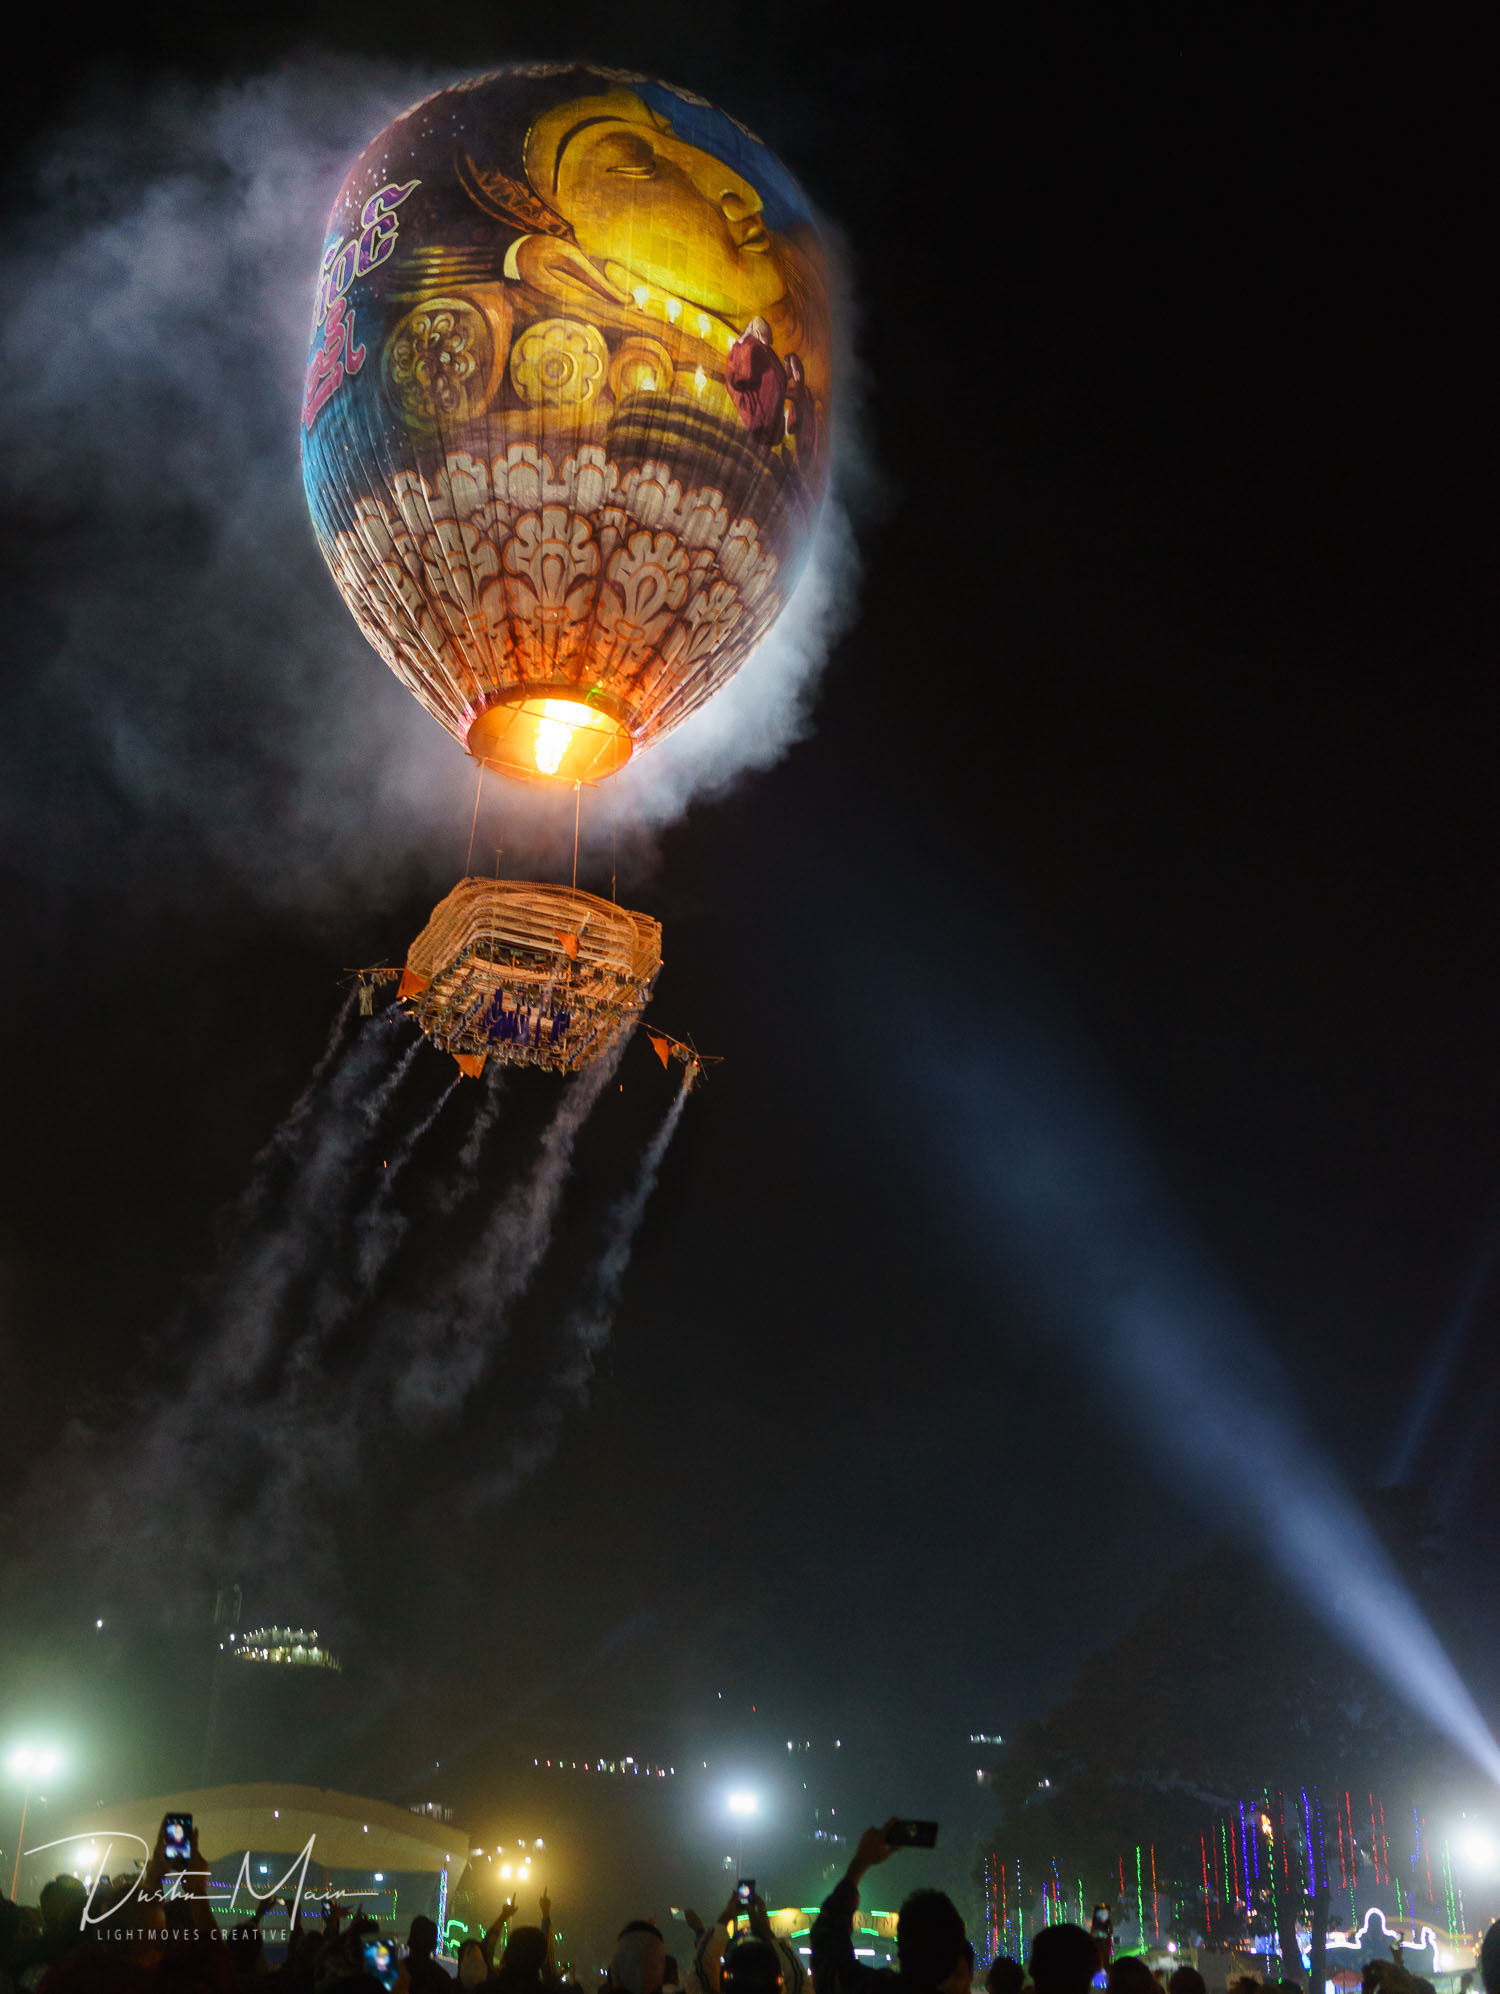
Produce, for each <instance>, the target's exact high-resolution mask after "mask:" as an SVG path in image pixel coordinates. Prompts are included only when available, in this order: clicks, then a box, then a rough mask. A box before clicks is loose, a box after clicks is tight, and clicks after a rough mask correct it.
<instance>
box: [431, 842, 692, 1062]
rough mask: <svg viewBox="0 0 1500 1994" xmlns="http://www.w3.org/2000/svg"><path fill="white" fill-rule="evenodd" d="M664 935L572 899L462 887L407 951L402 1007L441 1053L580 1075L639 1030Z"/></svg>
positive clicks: (645, 921)
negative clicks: (622, 1037) (621, 1038)
mask: <svg viewBox="0 0 1500 1994" xmlns="http://www.w3.org/2000/svg"><path fill="white" fill-rule="evenodd" d="M660 968H661V923H660V922H659V921H653V920H652V919H651V917H650V916H649V915H648V914H636V913H632V912H631V911H630V909H629V908H626V907H617V906H616V905H615V904H614V902H613V901H609V900H601V899H600V898H599V896H598V895H597V894H593V893H580V892H579V891H578V890H577V888H576V887H567V886H546V885H539V884H537V883H536V882H534V881H531V880H520V879H480V878H469V879H461V880H460V881H459V883H458V885H457V886H455V887H454V889H453V891H452V892H451V893H450V894H448V895H447V897H446V898H445V899H443V900H440V901H439V902H438V904H437V906H436V907H434V908H433V910H432V919H431V920H430V921H429V922H428V923H427V926H426V927H425V928H424V929H423V930H422V932H421V934H420V935H418V936H417V938H416V940H415V941H414V942H413V943H412V945H411V948H410V949H409V950H408V951H407V957H406V968H405V970H404V972H403V973H402V977H401V984H400V989H399V991H398V993H397V994H398V996H399V998H400V1000H401V1001H402V1002H403V1003H404V1004H405V1006H406V1008H407V1010H408V1012H409V1013H410V1014H411V1016H412V1017H413V1018H414V1019H415V1020H416V1022H417V1024H418V1025H419V1026H420V1027H421V1029H422V1030H423V1031H424V1032H425V1033H426V1034H427V1037H428V1038H429V1039H430V1040H431V1041H432V1043H433V1044H434V1045H435V1046H437V1047H438V1048H439V1050H440V1051H443V1052H451V1053H452V1054H453V1056H454V1057H455V1059H457V1061H458V1063H459V1065H460V1066H461V1067H462V1069H463V1070H464V1072H466V1073H469V1074H473V1075H477V1074H479V1073H481V1072H482V1071H483V1070H484V1065H485V1062H486V1061H487V1060H489V1059H499V1060H502V1061H504V1062H505V1063H506V1064H507V1065H511V1066H541V1067H545V1068H547V1069H548V1070H549V1071H550V1072H554V1073H576V1072H577V1071H578V1069H579V1068H580V1067H581V1066H586V1065H587V1064H588V1063H589V1061H590V1060H591V1059H595V1058H597V1057H598V1055H599V1054H600V1053H601V1052H603V1051H604V1050H605V1049H606V1047H608V1046H609V1045H611V1044H612V1043H613V1042H614V1040H615V1039H616V1038H617V1037H618V1036H619V1035H620V1033H621V1032H622V1031H627V1030H629V1029H630V1027H631V1026H632V1025H634V1023H635V1022H636V1020H637V1018H638V1017H639V1016H640V1014H641V1012H642V1010H643V1009H644V1008H645V1004H646V1000H647V998H648V997H649V996H650V994H651V986H652V984H653V983H654V982H655V981H656V976H657V972H658V971H659V970H660Z"/></svg>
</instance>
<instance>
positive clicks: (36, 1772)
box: [7, 1745, 62, 1900]
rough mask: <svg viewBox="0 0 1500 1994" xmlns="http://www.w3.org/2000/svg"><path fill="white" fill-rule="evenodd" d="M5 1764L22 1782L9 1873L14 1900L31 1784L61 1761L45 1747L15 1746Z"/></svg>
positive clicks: (46, 1777) (18, 1878) (29, 1803)
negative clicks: (13, 1854)
mask: <svg viewBox="0 0 1500 1994" xmlns="http://www.w3.org/2000/svg"><path fill="white" fill-rule="evenodd" d="M7 1763H8V1765H9V1767H10V1770H11V1771H12V1773H14V1774H15V1776H16V1778H17V1779H19V1780H20V1781H21V1782H22V1793H21V1828H20V1832H19V1834H18V1835H17V1836H16V1860H15V1867H14V1868H13V1869H12V1870H11V1873H10V1894H11V1898H12V1900H14V1898H15V1894H16V1884H17V1883H18V1881H19V1880H20V1875H21V1850H22V1848H23V1846H24V1845H25V1841H26V1809H27V1808H28V1807H29V1806H30V1805H31V1788H32V1782H33V1781H34V1780H38V1779H50V1778H51V1777H52V1775H53V1773H55V1772H56V1771H57V1768H58V1767H59V1766H60V1765H61V1764H62V1760H61V1759H60V1758H59V1757H58V1755H57V1753H56V1752H54V1751H49V1750H48V1749H47V1747H46V1746H45V1745H17V1747H16V1749H15V1750H14V1751H13V1752H12V1753H11V1755H10V1758H9V1760H8V1761H7Z"/></svg>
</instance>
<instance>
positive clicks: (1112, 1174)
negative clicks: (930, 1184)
mask: <svg viewBox="0 0 1500 1994" xmlns="http://www.w3.org/2000/svg"><path fill="white" fill-rule="evenodd" d="M957 1022H958V1021H955V1023H957ZM1010 1027H1011V1028H1010V1031H1009V1033H1008V1035H1007V1036H1006V1037H1004V1038H999V1040H998V1042H999V1043H1001V1044H1005V1043H1007V1042H1008V1043H1009V1046H1010V1051H1009V1053H1008V1054H997V1052H996V1051H995V1047H996V1044H997V1036H998V1035H999V1034H1001V1033H1003V1032H1004V1029H1005V1028H1004V1026H1003V1025H1002V1024H1000V1023H998V1022H997V1021H996V1020H995V1019H994V1017H993V1016H991V1017H990V1018H988V1019H987V1020H986V1021H985V1022H984V1023H983V1024H982V1025H981V1024H979V1023H977V1022H976V1023H974V1024H973V1025H972V1026H971V1027H970V1029H969V1030H968V1031H967V1032H966V1033H965V1032H962V1031H960V1030H955V1031H953V1032H950V1033H949V1034H948V1035H947V1037H946V1040H945V1042H944V1043H943V1044H942V1045H939V1044H938V1043H937V1042H933V1043H931V1044H929V1045H928V1046H927V1047H925V1048H924V1052H923V1057H924V1060H925V1061H926V1063H927V1066H928V1080H929V1085H928V1086H927V1088H926V1089H925V1100H926V1103H927V1106H928V1110H929V1112H932V1113H935V1114H936V1115H937V1117H938V1120H937V1121H935V1123H934V1128H935V1130H936V1131H938V1132H939V1139H940V1140H941V1142H942V1145H943V1147H944V1149H945V1151H949V1152H950V1153H951V1150H952V1147H953V1146H954V1145H955V1144H956V1145H957V1147H958V1150H959V1153H960V1155H961V1158H962V1168H961V1170H959V1171H957V1172H954V1173H952V1175H953V1177H954V1179H955V1181H956V1182H958V1183H960V1184H961V1185H962V1186H963V1187H964V1192H965V1194H966V1196H967V1198H968V1201H969V1202H970V1203H971V1204H972V1205H973V1206H974V1207H976V1208H977V1209H976V1212H975V1216H976V1218H977V1219H978V1222H979V1225H978V1230H979V1236H980V1237H981V1238H983V1239H985V1240H987V1241H988V1240H994V1239H996V1238H997V1236H999V1237H1003V1238H1005V1239H1006V1240H1008V1242H1009V1246H1010V1251H1011V1254H1012V1255H1013V1265H1012V1268H1011V1271H1012V1272H1013V1271H1014V1265H1019V1266H1020V1267H1022V1268H1024V1269H1025V1270H1026V1271H1027V1273H1028V1275H1029V1277H1030V1281H1031V1284H1032V1286H1033V1287H1034V1289H1035V1291H1036V1294H1037V1296H1038V1298H1039V1299H1040V1300H1041V1302H1042V1303H1043V1304H1044V1307H1045V1309H1046V1312H1047V1315H1048V1318H1049V1319H1050V1321H1051V1323H1052V1325H1053V1327H1054V1330H1055V1333H1056V1335H1057V1336H1058V1338H1059V1339H1060V1340H1061V1341H1063V1342H1064V1343H1066V1344H1067V1345H1069V1346H1070V1347H1071V1350H1072V1353H1073V1355H1074V1356H1075V1358H1076V1359H1077V1360H1078V1362H1079V1363H1080V1365H1081V1366H1082V1367H1083V1369H1084V1371H1085V1373H1086V1375H1087V1376H1088V1377H1089V1379H1090V1381H1091V1382H1092V1383H1093V1384H1095V1385H1096V1386H1097V1385H1099V1384H1100V1383H1103V1384H1105V1385H1106V1386H1108V1387H1112V1389H1113V1393H1114V1395H1115V1396H1116V1397H1117V1399H1118V1401H1119V1403H1120V1404H1123V1405H1129V1406H1131V1407H1132V1408H1134V1410H1135V1411H1136V1413H1137V1415H1138V1417H1140V1419H1141V1420H1142V1421H1143V1422H1146V1423H1147V1424H1148V1427H1149V1431H1150V1433H1151V1435H1152V1448H1151V1452H1152V1457H1153V1459H1156V1458H1161V1459H1164V1460H1166V1461H1168V1462H1169V1463H1170V1464H1171V1465H1172V1467H1173V1469H1174V1471H1175V1477H1176V1478H1179V1479H1178V1485H1180V1483H1181V1481H1184V1480H1185V1482H1186V1483H1187V1484H1188V1485H1189V1486H1190V1487H1191V1488H1193V1489H1195V1490H1196V1491H1197V1493H1198V1494H1199V1495H1200V1496H1201V1497H1202V1498H1203V1499H1204V1501H1205V1503H1206V1504H1207V1505H1209V1506H1210V1508H1211V1513H1212V1514H1214V1515H1215V1516H1222V1515H1223V1514H1224V1512H1225V1510H1226V1509H1227V1510H1228V1511H1229V1513H1230V1514H1231V1515H1233V1516H1236V1518H1237V1520H1238V1522H1239V1524H1240V1527H1241V1528H1242V1529H1243V1530H1245V1531H1246V1533H1247V1534H1251V1535H1254V1536H1256V1537H1258V1538H1259V1539H1260V1541H1261V1542H1262V1543H1263V1544H1264V1545H1265V1546H1266V1547H1267V1548H1268V1549H1269V1551H1270V1552H1271V1554H1272V1556H1273V1557H1274V1559H1275V1561H1276V1562H1277V1564H1279V1565H1280V1566H1281V1568H1282V1569H1283V1571H1284V1572H1285V1573H1286V1574H1287V1576H1288V1577H1289V1578H1290V1579H1291V1581H1292V1582H1293V1584H1294V1585H1295V1586H1296V1587H1297V1589H1298V1590H1299V1591H1300V1592H1301V1593H1302V1595H1303V1596H1304V1598H1305V1599H1306V1600H1307V1602H1308V1604H1309V1605H1310V1606H1311V1607H1312V1608H1313V1610H1314V1611H1315V1612H1317V1613H1319V1614H1320V1615H1322V1616H1323V1617H1324V1618H1326V1619H1327V1620H1328V1621H1329V1622H1330V1623H1331V1625H1332V1626H1333V1627H1334V1629H1335V1631H1336V1632H1337V1633H1338V1634H1339V1635H1340V1637H1341V1638H1342V1639H1343V1640H1345V1641H1346V1642H1347V1643H1348V1644H1349V1645H1350V1646H1351V1647H1352V1648H1354V1649H1355V1650H1356V1651H1357V1652H1358V1653H1359V1654H1361V1655H1363V1657H1364V1658H1365V1660H1366V1661H1367V1662H1369V1663H1370V1664H1371V1665H1372V1666H1373V1667H1374V1668H1375V1669H1376V1670H1377V1671H1379V1673H1380V1674H1382V1675H1383V1676H1384V1677H1385V1678H1386V1679H1387V1680H1388V1681H1389V1682H1390V1683H1391V1684H1392V1685H1393V1686H1394V1687H1395V1688H1396V1689H1397V1690H1398V1691H1399V1692H1400V1693H1401V1694H1402V1695H1403V1696H1405V1697H1406V1698H1407V1699H1408V1700H1409V1701H1410V1702H1412V1703H1413V1704H1415V1705H1416V1707H1417V1708H1419V1709H1420V1710H1422V1711H1424V1712H1425V1713H1426V1715H1427V1717H1428V1718H1429V1719H1430V1721H1431V1722H1432V1723H1433V1725H1434V1726H1435V1727H1436V1729H1437V1730H1438V1731H1440V1732H1441V1733H1442V1734H1444V1735H1445V1736H1447V1737H1448V1738H1450V1739H1451V1740H1452V1741H1453V1742H1454V1743H1455V1744H1456V1745H1458V1746H1459V1747H1460V1749H1461V1750H1463V1751H1464V1752H1465V1753H1467V1754H1468V1756H1469V1757H1470V1758H1471V1759H1473V1760H1474V1762H1475V1763H1476V1764H1478V1765H1480V1766H1482V1767H1483V1768H1484V1769H1485V1770H1486V1772H1488V1773H1489V1775H1490V1776H1491V1777H1492V1778H1495V1779H1500V1745H1497V1743H1496V1741H1495V1739H1494V1738H1493V1737H1492V1736H1491V1734H1490V1731H1489V1727H1488V1726H1487V1724H1486V1723H1485V1721H1484V1719H1483V1717H1482V1716H1481V1715H1480V1713H1479V1710H1478V1709H1477V1707H1476V1706H1475V1704H1474V1702H1473V1699H1472V1698H1471V1696H1470V1694H1469V1692H1468V1690H1467V1689H1466V1687H1465V1686H1464V1684H1463V1682H1462V1680H1461V1679H1460V1678H1459V1676H1458V1674H1457V1671H1456V1670H1455V1669H1454V1667H1453V1665H1452V1663H1451V1662H1450V1661H1449V1659H1448V1657H1447V1655H1446V1654H1445V1652H1444V1650H1443V1648H1442V1646H1441V1644H1440V1643H1439V1641H1438V1639H1437V1637H1436V1635H1435V1634H1434V1633H1433V1631H1432V1629H1431V1627H1430V1626H1429V1625H1428V1623H1427V1621H1426V1619H1425V1617H1424V1616H1423V1614H1422V1612H1421V1610H1420V1609H1419V1607H1418V1606H1417V1604H1416V1601H1415V1600H1414V1599H1413V1598H1412V1595H1411V1593H1410V1591H1409V1589H1408V1588H1407V1586H1406V1585H1405V1583H1404V1582H1403V1580H1402V1579H1401V1577H1400V1574H1399V1573H1398V1572H1397V1571H1396V1569H1395V1568H1394V1566H1393V1565H1392V1563H1391V1561H1390V1558H1389V1556H1388V1555H1387V1553H1386V1551H1385V1549H1384V1547H1383V1546H1382V1544H1381V1543H1380V1540H1379V1538H1378V1537H1377V1536H1376V1534H1375V1531H1374V1530H1373V1528H1372V1526H1371V1524H1370V1522H1369V1519H1368V1518H1367V1517H1366V1515H1365V1513H1364V1511H1363V1510H1362V1509H1361V1508H1360V1506H1359V1504H1358V1503H1357V1502H1356V1501H1355V1500H1354V1498H1353V1497H1352V1496H1351V1495H1350V1493H1349V1491H1348V1490H1347V1489H1346V1488H1345V1487H1344V1486H1343V1485H1342V1483H1341V1482H1340V1480H1339V1478H1338V1476H1337V1475H1336V1474H1335V1473H1334V1471H1333V1469H1332V1468H1331V1466H1330V1465H1329V1464H1328V1462H1327V1461H1326V1459H1325V1458H1324V1456H1323V1451H1322V1449H1321V1447H1320V1445H1319V1443H1318V1440H1317V1437H1316V1435H1315V1434H1314V1433H1312V1432H1311V1430H1310V1429H1309V1428H1308V1426H1307V1423H1306V1421H1305V1419H1304V1418H1303V1417H1302V1416H1301V1414H1300V1413H1299V1411H1298V1410H1297V1399H1296V1392H1295V1388H1294V1387H1293V1385H1292V1383H1291V1381H1290V1380H1289V1379H1288V1378H1287V1377H1286V1375H1285V1374H1284V1372H1283V1371H1282V1369H1281V1367H1280V1365H1279V1364H1277V1363H1276V1361H1275V1359H1274V1358H1273V1357H1272V1355H1271V1353H1270V1351H1269V1350H1268V1349H1267V1347H1266V1345H1265V1343H1264V1341H1263V1339H1262V1337H1261V1335H1260V1332H1259V1329H1258V1327H1257V1325H1256V1324H1255V1322H1254V1320H1253V1319H1252V1318H1251V1316H1250V1315H1249V1313H1248V1311H1247V1310H1246V1309H1245V1308H1244V1307H1243V1306H1242V1305H1241V1304H1240V1303H1239V1302H1238V1300H1237V1299H1236V1298H1235V1297H1234V1296H1233V1294H1232V1293H1230V1291H1229V1290H1228V1289H1227V1287H1226V1285H1225V1284H1224V1282H1223V1281H1222V1280H1221V1279H1220V1278H1219V1277H1218V1276H1217V1274H1216V1273H1215V1272H1214V1271H1213V1270H1212V1269H1210V1268H1209V1267H1208V1266H1206V1265H1205V1264H1204V1262H1203V1260H1202V1257H1201V1256H1200V1255H1199V1254H1198V1253H1197V1252H1195V1251H1194V1249H1193V1248H1192V1247H1191V1246H1190V1244H1189V1243H1188V1242H1187V1240H1186V1238H1185V1235H1184V1233H1183V1230H1182V1229H1181V1227H1180V1226H1179V1224H1178V1222H1177V1220H1176V1218H1175V1215H1174V1214H1173V1213H1172V1211H1171V1209H1170V1206H1169V1203H1168V1200H1167V1199H1166V1197H1165V1195H1164V1194H1163V1192H1162V1191H1161V1190H1160V1188H1159V1187H1158V1186H1157V1184H1156V1183H1155V1181H1154V1173H1153V1171H1152V1170H1151V1167H1150V1165H1149V1163H1148V1161H1147V1159H1146V1158H1145V1157H1144V1156H1143V1155H1142V1154H1141V1153H1140V1151H1139V1149H1138V1147H1137V1145H1136V1144H1135V1143H1134V1142H1133V1141H1132V1140H1131V1139H1130V1137H1129V1136H1128V1134H1127V1132H1126V1130H1125V1129H1124V1127H1123V1126H1121V1125H1119V1124H1117V1123H1116V1122H1115V1121H1114V1120H1113V1119H1112V1118H1111V1117H1110V1116H1109V1114H1108V1113H1107V1112H1106V1111H1105V1109H1104V1108H1103V1107H1102V1106H1101V1105H1100V1103H1099V1102H1098V1101H1097V1100H1094V1099H1091V1098H1090V1097H1089V1096H1088V1095H1087V1094H1086V1093H1085V1091H1084V1089H1083V1088H1082V1087H1081V1086H1080V1084H1079V1082H1078V1080H1077V1077H1076V1075H1075V1073H1074V1072H1073V1071H1072V1067H1071V1062H1070V1061H1068V1060H1066V1059H1065V1058H1063V1057H1062V1056H1061V1055H1060V1054H1059V1052H1058V1051H1057V1050H1056V1049H1054V1048H1052V1047H1050V1046H1048V1045H1046V1044H1045V1042H1044V1040H1043V1038H1042V1035H1041V1034H1040V1032H1038V1031H1037V1030H1035V1029H1032V1028H1028V1026H1027V1024H1025V1023H1024V1022H1021V1021H1018V1020H1015V1019H1012V1020H1011V1021H1010ZM962 1038H966V1039H967V1042H968V1043H967V1048H966V1049H965V1050H962V1051H960V1050H957V1049H955V1045H954V1041H955V1040H958V1039H962ZM997 1220H998V1221H999V1226H998V1227H997V1226H996V1223H995V1222H996V1221H997ZM970 1243H972V1242H970Z"/></svg>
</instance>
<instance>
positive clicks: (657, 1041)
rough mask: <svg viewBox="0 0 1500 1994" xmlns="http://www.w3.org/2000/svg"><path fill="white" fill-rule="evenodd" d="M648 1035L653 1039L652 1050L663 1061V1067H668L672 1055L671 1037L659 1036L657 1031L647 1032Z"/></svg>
mask: <svg viewBox="0 0 1500 1994" xmlns="http://www.w3.org/2000/svg"><path fill="white" fill-rule="evenodd" d="M646 1036H647V1038H648V1039H650V1041H651V1050H652V1051H653V1052H654V1053H655V1054H656V1056H657V1058H658V1059H659V1060H660V1061H661V1063H662V1065H663V1067H666V1066H667V1064H668V1062H669V1061H670V1059H671V1057H672V1041H671V1040H670V1039H663V1038H658V1037H657V1035H656V1033H655V1032H647V1034H646Z"/></svg>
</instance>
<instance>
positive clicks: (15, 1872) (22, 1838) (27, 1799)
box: [10, 1779, 31, 1903]
mask: <svg viewBox="0 0 1500 1994" xmlns="http://www.w3.org/2000/svg"><path fill="white" fill-rule="evenodd" d="M30 1804H31V1781H30V1779H28V1780H27V1782H26V1791H25V1792H24V1793H23V1794H22V1796H21V1832H20V1833H19V1834H18V1835H17V1837H16V1861H15V1867H14V1868H13V1869H12V1870H11V1873H10V1895H11V1901H12V1903H14V1901H15V1895H16V1883H17V1880H18V1879H19V1877H20V1874H21V1850H22V1848H23V1847H24V1845H25V1842H26V1809H27V1808H28V1807H29V1806H30Z"/></svg>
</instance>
